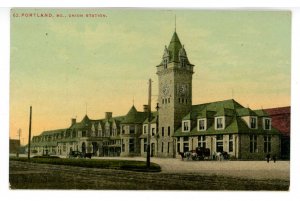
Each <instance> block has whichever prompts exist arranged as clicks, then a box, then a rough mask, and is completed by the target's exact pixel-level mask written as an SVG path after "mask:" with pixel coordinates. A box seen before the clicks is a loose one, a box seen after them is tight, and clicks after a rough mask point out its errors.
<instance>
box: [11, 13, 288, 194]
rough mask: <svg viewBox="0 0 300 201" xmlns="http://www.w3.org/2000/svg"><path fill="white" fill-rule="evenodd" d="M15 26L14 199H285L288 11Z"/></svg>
mask: <svg viewBox="0 0 300 201" xmlns="http://www.w3.org/2000/svg"><path fill="white" fill-rule="evenodd" d="M10 18H11V41H10V43H11V47H10V48H11V49H10V54H11V57H10V61H11V63H10V151H9V152H10V153H9V154H10V161H9V182H10V184H9V185H10V186H9V187H10V189H56V190H58V189H64V190H67V189H68V190H69V189H72V190H73V189H82V190H87V189H93V190H231V191H237V190H247V191H257V190H267V191H288V190H289V185H290V113H291V112H290V107H291V11H289V10H277V11H271V10H251V11H250V10H249V11H248V10H200V9H199V10H191V9H186V10H183V9H175V10H167V9H125V8H123V9H122V8H119V9H116V8H115V9H108V8H106V9H104V8H91V9H66V8H65V9H50V8H48V9H46V8H44V9H34V8H32V9H28V8H27V9H25V8H14V9H12V10H11V16H10Z"/></svg>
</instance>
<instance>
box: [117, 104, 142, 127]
mask: <svg viewBox="0 0 300 201" xmlns="http://www.w3.org/2000/svg"><path fill="white" fill-rule="evenodd" d="M147 115H148V113H147V112H138V111H137V110H136V108H135V107H134V105H133V106H132V107H131V108H130V110H129V112H128V113H127V115H126V116H125V118H124V120H123V121H121V123H122V124H135V123H143V122H144V121H145V119H146V118H147Z"/></svg>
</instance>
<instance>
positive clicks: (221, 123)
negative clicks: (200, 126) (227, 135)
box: [215, 117, 225, 130]
mask: <svg viewBox="0 0 300 201" xmlns="http://www.w3.org/2000/svg"><path fill="white" fill-rule="evenodd" d="M224 128H225V117H215V129H216V130H221V129H224Z"/></svg>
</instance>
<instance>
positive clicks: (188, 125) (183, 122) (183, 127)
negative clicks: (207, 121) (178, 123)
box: [182, 120, 191, 132]
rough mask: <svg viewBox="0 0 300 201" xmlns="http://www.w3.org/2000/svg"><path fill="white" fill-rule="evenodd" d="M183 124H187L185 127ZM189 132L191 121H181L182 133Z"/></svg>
mask: <svg viewBox="0 0 300 201" xmlns="http://www.w3.org/2000/svg"><path fill="white" fill-rule="evenodd" d="M185 123H186V124H187V126H185ZM186 128H187V129H186ZM190 131H191V121H190V120H184V121H182V132H190Z"/></svg>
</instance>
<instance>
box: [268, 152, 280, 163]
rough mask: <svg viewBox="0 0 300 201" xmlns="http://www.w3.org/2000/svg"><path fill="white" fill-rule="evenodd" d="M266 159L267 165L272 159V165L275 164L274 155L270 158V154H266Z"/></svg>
mask: <svg viewBox="0 0 300 201" xmlns="http://www.w3.org/2000/svg"><path fill="white" fill-rule="evenodd" d="M266 158H267V162H268V163H269V162H270V159H272V160H273V161H274V163H276V159H277V158H276V155H275V154H274V155H273V156H272V158H271V154H269V153H268V154H267V156H266Z"/></svg>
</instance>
